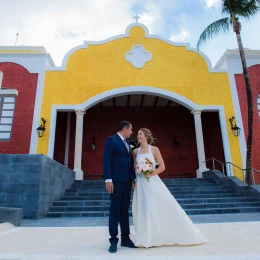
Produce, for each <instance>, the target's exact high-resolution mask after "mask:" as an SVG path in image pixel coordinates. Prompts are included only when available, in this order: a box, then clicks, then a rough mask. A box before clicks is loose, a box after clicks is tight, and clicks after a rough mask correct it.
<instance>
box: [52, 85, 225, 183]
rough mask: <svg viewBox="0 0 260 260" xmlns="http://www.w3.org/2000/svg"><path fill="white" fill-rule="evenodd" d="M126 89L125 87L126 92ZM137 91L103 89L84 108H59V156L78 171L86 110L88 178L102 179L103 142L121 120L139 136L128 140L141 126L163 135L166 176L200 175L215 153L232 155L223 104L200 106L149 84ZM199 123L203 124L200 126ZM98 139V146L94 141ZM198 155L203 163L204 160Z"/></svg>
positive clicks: (84, 165)
mask: <svg viewBox="0 0 260 260" xmlns="http://www.w3.org/2000/svg"><path fill="white" fill-rule="evenodd" d="M123 89H124V90H125V91H122V90H123ZM133 90H135V91H133ZM137 90H138V88H137V87H132V91H129V88H122V89H118V91H117V93H106V94H107V95H104V93H102V94H100V95H98V96H99V97H97V96H96V97H94V98H93V100H92V102H90V100H88V101H86V102H84V104H81V105H80V107H79V106H74V109H71V108H69V109H68V107H67V108H65V107H63V109H61V108H59V109H57V110H58V111H59V112H58V113H56V117H57V128H56V134H55V136H54V139H55V140H56V141H55V146H54V147H55V149H54V159H55V160H57V161H59V162H61V163H64V164H68V166H69V167H71V168H72V169H78V168H77V167H75V159H76V158H75V152H74V151H77V150H78V149H76V148H75V137H76V125H77V124H76V121H77V119H76V118H77V115H76V113H75V112H74V111H75V110H77V111H81V112H80V113H79V114H78V117H81V118H82V120H83V121H82V122H84V123H83V132H82V142H81V144H82V157H81V159H80V167H81V168H80V170H82V172H83V173H84V177H83V178H84V179H88V178H95V176H96V178H99V177H100V176H101V175H102V168H101V158H102V152H103V144H104V141H105V139H106V138H107V137H108V136H109V135H113V134H114V133H115V132H116V131H117V126H118V123H119V122H120V121H121V120H129V121H131V122H132V124H133V128H134V135H133V136H132V138H131V139H130V140H129V141H131V142H135V136H136V133H137V130H138V129H139V128H140V127H147V128H150V129H151V130H152V131H153V133H154V136H155V137H156V138H157V139H158V141H157V143H156V145H158V147H159V148H160V150H161V152H162V155H163V157H164V160H165V163H166V171H165V173H164V174H162V175H161V177H196V175H198V169H200V171H202V170H203V169H204V170H205V169H206V167H205V163H203V161H204V160H205V159H206V158H210V157H215V158H217V159H220V160H221V161H223V160H224V159H226V157H227V156H228V155H229V150H227V147H225V146H224V148H223V136H224V138H225V131H224V133H223V129H222V128H223V124H220V120H221V119H220V118H221V115H222V116H224V114H223V111H221V108H216V107H214V108H213V107H212V108H210V107H203V108H201V107H199V106H197V105H196V104H194V103H193V102H190V101H189V100H185V98H183V97H181V96H178V95H174V93H171V92H170V93H164V92H165V91H163V90H158V89H156V92H157V93H154V92H155V91H154V90H153V92H152V91H151V88H149V89H148V88H145V91H144V90H142V91H137ZM139 90H140V88H139ZM120 91H121V93H120ZM111 92H113V91H111ZM158 92H159V93H158ZM167 92H168V91H167ZM91 103H92V105H91ZM83 108H85V109H83ZM194 108H195V109H194ZM57 110H56V111H57ZM69 110H72V111H71V112H70V111H69ZM73 110H74V111H73ZM202 110H204V111H205V112H202ZM82 111H83V112H82ZM84 111H85V112H84ZM192 111H193V113H192ZM201 112H202V113H201ZM83 118H84V119H83ZM194 119H195V120H194ZM200 120H202V124H200V122H199V121H200ZM55 121H56V120H55ZM196 124H197V125H196ZM199 124H200V125H202V127H201V129H200V127H199ZM221 125H222V127H221ZM202 129H203V136H202V139H201V136H200V134H202ZM200 130H201V133H200ZM68 133H69V135H68ZM93 142H95V150H93V147H94V146H93V145H91V144H93ZM203 142H204V143H205V146H204V145H203ZM198 146H200V147H198ZM201 146H203V147H201ZM204 148H205V149H204ZM199 149H200V153H201V149H203V153H204V154H205V153H206V156H205V155H204V156H203V154H202V155H201V154H200V156H199V154H198V152H199V151H198V150H199ZM225 149H226V151H225ZM228 149H229V148H228ZM224 151H225V152H224ZM223 157H224V158H223ZM199 158H202V159H201V160H203V161H201V162H200V161H199ZM226 160H227V159H226ZM196 173H197V174H196ZM200 173H201V172H200Z"/></svg>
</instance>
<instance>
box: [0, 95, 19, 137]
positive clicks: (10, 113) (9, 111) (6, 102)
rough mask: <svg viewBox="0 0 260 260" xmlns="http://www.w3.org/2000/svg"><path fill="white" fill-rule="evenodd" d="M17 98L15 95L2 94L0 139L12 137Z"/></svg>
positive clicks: (0, 102) (0, 98)
mask: <svg viewBox="0 0 260 260" xmlns="http://www.w3.org/2000/svg"><path fill="white" fill-rule="evenodd" d="M15 100H16V99H15V96H0V141H9V140H10V138H11V132H12V125H13V117H14V109H15Z"/></svg>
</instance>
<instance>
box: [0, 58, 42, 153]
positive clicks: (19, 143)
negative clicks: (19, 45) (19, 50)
mask: <svg viewBox="0 0 260 260" xmlns="http://www.w3.org/2000/svg"><path fill="white" fill-rule="evenodd" d="M0 71H2V72H3V73H4V77H3V83H2V86H4V87H6V88H10V89H16V90H18V96H17V98H16V105H15V111H14V119H13V126H12V133H11V139H10V141H9V142H0V153H4V154H27V153H29V150H30V139H31V131H32V120H33V113H34V103H35V95H36V88H37V81H38V74H36V73H29V72H28V71H27V70H26V69H25V68H24V67H22V66H20V65H18V64H15V63H11V62H3V63H0ZM35 131H36V130H35Z"/></svg>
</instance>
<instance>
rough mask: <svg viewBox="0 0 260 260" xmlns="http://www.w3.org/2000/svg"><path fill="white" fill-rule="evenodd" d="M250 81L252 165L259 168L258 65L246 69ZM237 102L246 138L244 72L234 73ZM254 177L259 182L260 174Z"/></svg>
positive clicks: (259, 70)
mask: <svg viewBox="0 0 260 260" xmlns="http://www.w3.org/2000/svg"><path fill="white" fill-rule="evenodd" d="M248 71H249V77H250V82H251V89H252V97H253V113H254V117H253V146H252V167H254V168H256V169H258V170H260V157H259V152H260V150H259V147H260V117H259V115H258V110H257V105H256V102H257V97H258V95H259V94H260V65H255V66H252V67H250V68H249V69H248ZM235 79H236V85H237V91H238V97H239V103H240V108H241V113H242V120H243V125H244V129H245V137H246V140H247V133H248V130H247V128H248V123H247V122H248V116H247V111H248V110H247V95H246V86H245V82H244V74H239V75H235ZM255 178H256V180H257V181H258V183H259V182H260V174H255Z"/></svg>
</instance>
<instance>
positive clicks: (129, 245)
mask: <svg viewBox="0 0 260 260" xmlns="http://www.w3.org/2000/svg"><path fill="white" fill-rule="evenodd" d="M121 246H124V247H130V248H137V247H136V246H135V245H134V243H133V242H132V240H127V241H123V240H122V241H121Z"/></svg>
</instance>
